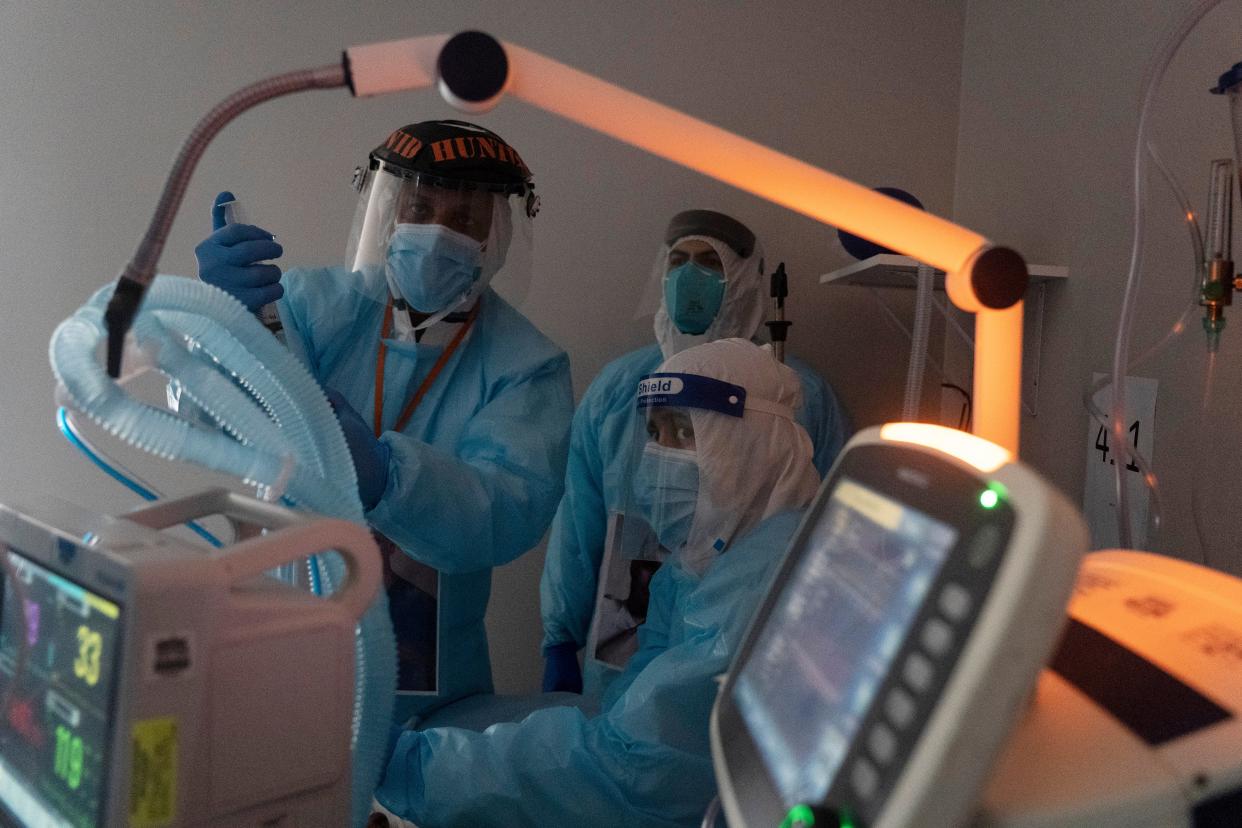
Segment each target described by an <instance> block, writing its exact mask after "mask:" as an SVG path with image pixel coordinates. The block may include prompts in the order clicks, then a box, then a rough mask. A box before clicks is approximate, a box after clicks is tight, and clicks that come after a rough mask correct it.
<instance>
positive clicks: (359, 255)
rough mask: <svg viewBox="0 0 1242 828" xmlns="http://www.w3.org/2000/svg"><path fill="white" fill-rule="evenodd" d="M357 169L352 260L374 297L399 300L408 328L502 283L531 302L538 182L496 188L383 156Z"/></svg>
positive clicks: (510, 294)
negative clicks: (409, 167)
mask: <svg viewBox="0 0 1242 828" xmlns="http://www.w3.org/2000/svg"><path fill="white" fill-rule="evenodd" d="M357 175H358V181H356V182H355V183H356V185H357V187H358V191H359V199H358V209H357V212H356V213H355V215H354V223H353V228H352V230H351V231H350V237H349V246H348V248H347V251H346V258H345V264H346V267H347V268H348V269H349V270H350V272H351V278H353V279H354V280H355V285H356V287H357V289H358V290H359V291H360V292H361V293H362V294H363V295H364V296H365V297H366V298H368V299H370V300H372V301H375V302H380V303H387V302H388V301H389V300H390V299H391V301H392V302H393V306H394V320H395V321H397V322H398V325H399V327H400V326H401V323H402V322H403V321H404V322H407V323H408V324H409V325H410V326H411V327H412V328H414V329H418V328H424V327H427V326H429V325H431V324H433V323H435V322H437V321H439V320H440V319H443V318H444V317H445V316H447V315H448V314H451V313H454V312H457V311H467V310H469V309H470V308H471V307H472V306H473V304H474V301H475V299H477V298H478V297H479V296H480V295H481V294H482V293H483V292H484V291H485V290H486V289H487V287H488V286H489V285H491V284H492V281H493V280H494V279H495V280H497V281H496V287H497V289H498V290H500V291H501V292H502V293H503V294H505V296H506V298H507V299H509V301H510V302H513V303H515V304H518V303H521V302H522V301H523V300H524V299H525V295H526V291H527V289H528V287H529V285H530V272H531V240H532V234H531V218H532V217H533V215H534V213H535V211H536V210H537V208H538V202H537V200H536V198H535V196H534V194H533V192H532V191H531V188H530V187H529V186H526V185H518V186H509V187H507V188H500V187H494V188H490V189H489V187H490V186H491V185H482V184H475V183H472V182H465V181H453V180H446V179H443V178H438V177H434V176H430V175H415V174H411V173H408V172H404V171H400V170H397V169H396V168H393V167H389V166H387V165H385V164H383V163H382V162H379V161H374V160H373V161H372V162H371V164H370V166H369V167H368V168H367V169H366V170H365V171H360V172H359V173H358V174H357ZM406 311H408V313H407V312H406Z"/></svg>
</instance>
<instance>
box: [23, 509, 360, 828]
mask: <svg viewBox="0 0 1242 828" xmlns="http://www.w3.org/2000/svg"><path fill="white" fill-rule="evenodd" d="M207 515H224V516H227V517H228V518H229V519H231V520H232V521H233V522H234V523H235V525H238V526H243V527H249V528H250V529H251V530H252V532H251V534H252V535H253V536H252V537H250V538H249V539H247V540H243V541H240V542H238V543H235V544H233V545H231V546H227V547H224V548H222V549H219V550H211V549H208V548H205V547H203V546H200V545H198V544H196V543H193V542H189V541H183V540H179V539H178V538H176V537H174V536H172V535H170V534H169V533H167V532H162V531H159V530H161V529H163V528H165V527H168V526H174V525H176V524H180V523H182V522H185V521H189V520H195V519H199V518H202V517H204V516H207ZM259 528H266V529H270V530H272V531H269V532H267V533H265V534H261V533H259V531H257V530H258V529H259ZM326 550H336V551H337V552H339V553H340V554H341V555H343V556H344V557H345V560H346V562H347V571H348V573H349V574H348V576H347V580H346V583H345V584H342V585H339V589H338V590H337V591H336V592H335V593H334V594H333V595H332V597H331V598H320V597H316V596H314V595H311V594H309V593H307V592H303V591H300V590H298V589H295V588H293V587H291V586H288V585H286V584H284V583H281V582H279V581H277V580H275V579H273V578H271V577H268V576H267V575H265V574H264V572H265V571H267V570H270V569H272V568H274V567H277V566H279V565H282V564H286V563H289V562H290V561H295V560H298V559H302V558H304V557H305V556H307V555H311V554H314V553H323V552H325V551H326ZM330 554H331V553H330ZM0 556H3V559H2V561H0V563H3V566H4V570H5V573H6V577H5V587H4V592H3V609H2V614H0V619H2V620H0V704H3V708H0V709H3V710H4V711H5V715H4V716H3V719H2V720H0V823H3V824H13V823H16V824H18V825H22V826H74V827H75V828H86V826H95V825H109V826H111V825H117V826H120V825H135V826H144V825H148V826H155V825H159V826H165V825H177V826H188V825H207V824H210V825H229V826H242V825H246V826H254V825H282V826H283V825H325V826H328V825H331V826H338V825H345V824H347V823H348V821H349V803H350V782H351V777H350V744H351V718H352V713H353V707H354V698H353V692H354V691H353V687H354V683H353V668H354V628H355V624H356V623H357V619H358V617H359V616H360V615H361V614H362V613H363V611H364V610H365V608H366V607H367V605H368V604H369V603H370V601H371V599H372V598H373V597H374V595H375V594H376V590H377V589H378V587H379V582H380V577H381V574H380V570H379V563H378V562H379V557H378V553H377V552H376V549H375V544H374V541H373V540H372V538H371V536H370V534H369V533H368V532H367V531H366V530H365V529H363V528H361V527H358V526H354V525H353V524H350V523H348V522H345V521H338V520H310V519H308V518H307V517H306V516H304V515H299V514H297V513H294V512H291V511H289V510H286V509H283V508H280V507H277V506H274V505H271V504H266V503H261V502H259V501H254V500H250V499H247V498H243V497H240V496H237V495H232V494H229V493H227V492H224V491H217V492H211V493H208V494H205V495H199V496H196V497H194V498H189V499H186V500H183V501H173V502H167V503H160V504H157V505H155V506H152V507H149V508H147V509H144V510H141V511H139V512H135V513H131V514H129V515H127V516H126V517H125V518H108V517H101V516H96V515H92V514H89V513H85V512H81V511H78V510H76V509H74V508H72V507H69V506H66V505H50V504H41V505H40V507H39V508H34V509H25V510H22V511H17V510H15V509H11V508H9V507H5V506H0Z"/></svg>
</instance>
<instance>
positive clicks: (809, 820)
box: [781, 805, 815, 828]
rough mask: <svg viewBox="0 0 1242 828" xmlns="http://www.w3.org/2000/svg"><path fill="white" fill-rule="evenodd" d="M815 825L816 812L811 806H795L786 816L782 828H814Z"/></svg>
mask: <svg viewBox="0 0 1242 828" xmlns="http://www.w3.org/2000/svg"><path fill="white" fill-rule="evenodd" d="M814 825H815V812H814V811H812V810H811V808H810V806H809V805H795V806H793V807H792V808H790V809H789V813H787V814H785V821H784V822H782V823H781V828H812V826H814Z"/></svg>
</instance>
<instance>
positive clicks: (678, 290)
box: [664, 261, 725, 335]
mask: <svg viewBox="0 0 1242 828" xmlns="http://www.w3.org/2000/svg"><path fill="white" fill-rule="evenodd" d="M724 294H725V277H724V274H723V273H721V272H720V271H718V270H712V269H711V268H709V267H704V266H703V265H701V264H697V263H695V262H693V261H687V262H685V263H684V264H681V265H678V266H677V267H674V268H672V269H671V270H669V272H668V275H667V276H665V277H664V307H665V308H666V309H667V311H668V316H669V318H670V319H672V320H673V324H674V325H676V326H677V330H679V331H681V332H682V333H684V334H695V335H697V334H701V333H703V332H704V331H706V330H707V329H708V327H710V326H711V324H712V320H713V319H715V318H716V314H717V313H719V312H720V303H721V302H723V301H724Z"/></svg>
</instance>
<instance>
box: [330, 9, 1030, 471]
mask: <svg viewBox="0 0 1242 828" xmlns="http://www.w3.org/2000/svg"><path fill="white" fill-rule="evenodd" d="M346 57H347V60H348V65H349V71H350V77H351V84H350V88H351V89H352V90H353V92H354V94H355V95H359V96H365V95H374V94H380V93H383V92H391V91H396V90H399V89H414V88H419V87H426V86H431V85H432V84H438V86H439V88H440V92H441V94H442V95H444V97H445V98H446V99H447V100H448V101H449V102H450V103H452V104H453V105H455V106H457V107H459V108H461V109H464V110H466V111H468V112H481V111H486V110H487V109H490V108H491V107H493V106H494V105H495V104H496V103H497V102H498V101H499V100H500V98H501V97H502V96H503V95H504V94H506V93H508V94H510V95H513V96H514V97H517V98H520V99H522V100H524V101H526V102H527V103H530V104H533V105H534V106H537V107H539V108H540V109H544V110H547V111H548V112H552V113H555V114H557V115H560V116H562V117H563V118H566V119H567V120H570V121H573V122H575V123H578V124H581V125H582V126H585V127H589V128H591V129H594V130H596V131H597V132H602V133H604V134H605V135H610V136H612V137H613V138H616V139H618V140H620V141H624V142H625V143H627V144H631V145H633V146H635V147H638V148H639V149H643V150H646V151H647V152H650V153H651V154H652V155H656V156H659V157H661V158H665V159H667V160H669V161H672V162H673V163H675V164H680V165H681V166H683V167H687V168H689V169H692V170H695V171H696V172H700V173H702V174H703V175H706V176H710V177H711V178H715V179H716V180H718V181H723V182H724V183H726V184H731V185H733V186H734V187H737V188H738V189H740V190H745V191H746V192H748V193H752V194H754V195H757V196H759V197H760V198H764V199H767V200H768V201H771V202H773V203H775V204H779V205H781V206H783V207H788V208H789V209H791V210H794V211H796V212H799V213H802V214H803V215H806V216H809V217H811V218H813V219H816V220H817V221H821V222H823V223H824V224H828V225H832V226H834V227H840V228H843V229H845V230H847V231H849V232H851V233H854V234H856V235H859V236H863V237H864V238H868V239H871V240H872V241H874V242H877V243H879V244H882V245H884V246H885V247H890V248H892V249H894V250H898V251H901V252H902V253H906V254H908V255H910V256H913V257H914V258H916V259H919V260H920V261H923V262H927V263H928V264H931V265H933V266H935V267H938V268H940V269H941V270H943V271H945V273H946V274H947V276H946V286H947V290H948V293H949V297H950V298H951V299H952V300H953V302H954V304H956V305H957V306H958V307H959V308H962V309H963V310H966V311H970V312H973V313H975V314H976V323H977V325H976V332H975V342H976V347H975V374H974V411H975V414H974V431H975V433H976V434H978V435H979V436H981V437H984V438H985V439H988V440H991V441H992V442H994V443H997V444H999V445H1001V446H1003V447H1004V448H1007V449H1009V450H1010V451H1011V452H1013V453H1015V454H1016V453H1017V449H1018V423H1019V404H1020V394H1021V375H1022V296H1023V294H1024V293H1025V291H1026V284H1027V270H1026V264H1025V262H1023V260H1022V258H1021V257H1020V256H1019V255H1018V254H1017V253H1014V252H1013V251H1011V250H1007V249H1005V248H998V247H993V246H992V245H991V244H990V243H989V242H988V240H987V239H985V238H984V237H983V236H980V235H979V234H977V233H974V232H972V231H970V230H967V229H965V228H964V227H960V226H959V225H956V224H954V223H953V222H950V221H946V220H945V219H942V218H938V217H937V216H934V215H931V214H930V213H926V212H924V211H922V210H918V209H915V208H913V207H910V206H908V205H906V204H903V203H901V202H899V201H897V200H895V199H891V198H889V197H888V196H885V195H882V194H880V193H877V192H875V191H873V190H871V189H868V188H867V187H863V186H861V185H858V184H855V183H853V182H851V181H848V180H846V179H844V178H841V177H840V176H836V175H833V174H832V173H830V172H826V171H824V170H821V169H819V168H818V167H814V166H812V165H810V164H807V163H805V162H802V161H799V160H798V159H796V158H792V157H790V156H788V155H785V154H783V153H780V152H777V151H775V150H773V149H770V148H768V147H765V146H763V145H761V144H757V143H755V142H754V141H750V140H747V139H746V138H742V137H741V136H739V135H735V134H733V133H731V132H729V131H727V130H724V129H721V128H719V127H716V126H712V125H711V124H709V123H706V122H704V121H701V120H699V119H697V118H693V117H691V116H689V115H686V114H685V113H682V112H678V111H677V110H675V109H672V108H671V107H667V106H664V105H663V104H660V103H657V102H655V101H652V100H649V99H647V98H644V97H642V96H641V95H636V94H634V93H633V92H630V91H628V90H625V89H622V88H621V87H619V86H615V85H613V84H611V83H607V82H605V81H602V80H600V79H599V78H596V77H593V76H591V75H588V74H586V73H585V72H581V71H579V70H577V69H574V68H573V67H570V66H566V65H565V64H563V63H558V62H557V61H554V60H551V59H550V58H547V57H544V56H543V55H540V54H537V53H535V52H532V51H530V50H529V49H524V48H522V47H521V46H516V45H513V44H509V43H504V44H501V43H499V42H497V41H495V40H493V39H492V38H491V37H489V36H488V35H485V34H482V33H480V32H464V33H462V34H459V35H456V36H454V37H452V38H449V37H447V36H445V35H434V36H430V37H416V38H410V39H407V40H397V41H390V42H387V43H376V44H371V45H367V46H359V47H355V48H352V49H349V50H347V51H346Z"/></svg>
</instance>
